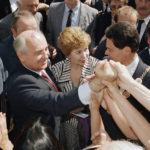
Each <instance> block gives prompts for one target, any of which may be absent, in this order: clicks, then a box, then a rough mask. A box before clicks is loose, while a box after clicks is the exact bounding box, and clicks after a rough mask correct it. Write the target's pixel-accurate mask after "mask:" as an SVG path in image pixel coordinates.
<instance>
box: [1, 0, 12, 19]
mask: <svg viewBox="0 0 150 150" xmlns="http://www.w3.org/2000/svg"><path fill="white" fill-rule="evenodd" d="M10 13H11V6H10V2H9V0H0V19H2V18H3V17H5V16H6V15H8V14H10Z"/></svg>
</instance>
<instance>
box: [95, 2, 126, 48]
mask: <svg viewBox="0 0 150 150" xmlns="http://www.w3.org/2000/svg"><path fill="white" fill-rule="evenodd" d="M127 2H128V0H108V4H109V7H110V12H106V13H105V12H104V13H100V14H98V15H97V17H96V20H95V27H94V28H95V29H94V33H95V42H96V43H95V44H96V45H98V43H99V42H100V41H101V39H102V37H103V36H104V34H105V30H106V28H107V27H108V26H110V25H111V24H112V23H113V18H114V14H115V12H116V11H117V10H118V9H119V8H121V7H123V6H125V5H127Z"/></svg>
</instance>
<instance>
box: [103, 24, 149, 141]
mask: <svg viewBox="0 0 150 150" xmlns="http://www.w3.org/2000/svg"><path fill="white" fill-rule="evenodd" d="M106 38H107V42H106V47H107V50H106V52H105V54H106V55H108V56H109V57H110V59H112V60H114V61H117V62H120V63H121V64H123V65H125V66H127V70H128V71H129V73H130V74H131V75H132V76H133V78H134V79H136V80H137V82H140V83H142V84H143V85H145V86H146V87H147V88H150V71H148V70H147V68H148V66H147V65H146V64H144V63H143V62H142V60H141V59H140V58H139V57H138V55H137V51H138V48H139V35H138V32H137V30H136V28H135V27H133V26H132V25H131V24H129V23H127V22H120V23H117V24H114V25H112V26H110V27H109V28H108V29H107V31H106ZM121 92H122V93H123V94H124V96H126V97H127V98H128V101H129V102H130V103H131V104H132V105H133V106H134V107H135V108H136V109H137V110H138V111H139V112H141V114H142V115H143V116H144V117H145V118H146V119H147V120H148V121H149V122H150V112H149V111H148V110H147V109H145V107H143V106H142V105H141V104H140V103H139V102H138V101H136V99H135V98H134V97H133V96H131V95H130V94H129V93H126V92H125V91H124V90H123V89H121ZM108 110H109V112H110V113H108V112H107V111H106V110H105V109H103V108H101V115H102V118H103V122H104V126H105V129H106V131H107V132H108V134H109V135H110V137H111V138H112V139H113V140H116V139H122V138H124V139H127V138H131V139H135V138H134V136H133V135H134V133H132V130H130V127H128V125H126V124H122V122H124V121H123V120H124V119H125V118H124V117H123V116H124V115H123V114H121V113H120V111H121V110H120V111H119V113H118V114H114V112H113V111H112V107H110V106H108ZM110 114H111V115H110ZM120 115H122V117H120ZM113 119H114V120H115V121H114V120H113ZM126 131H128V133H127V132H126Z"/></svg>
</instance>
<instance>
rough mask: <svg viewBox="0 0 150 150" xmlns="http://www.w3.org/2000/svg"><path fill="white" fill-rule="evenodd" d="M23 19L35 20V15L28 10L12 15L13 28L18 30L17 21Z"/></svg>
mask: <svg viewBox="0 0 150 150" xmlns="http://www.w3.org/2000/svg"><path fill="white" fill-rule="evenodd" d="M22 17H33V18H34V16H33V14H32V13H31V12H29V11H27V10H18V11H16V12H14V13H13V14H12V17H11V28H14V29H16V28H17V26H16V24H17V21H18V20H19V19H20V18H22Z"/></svg>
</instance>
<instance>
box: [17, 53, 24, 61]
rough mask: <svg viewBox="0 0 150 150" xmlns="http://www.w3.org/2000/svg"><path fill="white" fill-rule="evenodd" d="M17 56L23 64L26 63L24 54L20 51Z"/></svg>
mask: <svg viewBox="0 0 150 150" xmlns="http://www.w3.org/2000/svg"><path fill="white" fill-rule="evenodd" d="M17 56H18V58H19V60H20V61H21V62H24V54H22V53H21V52H20V51H18V52H17Z"/></svg>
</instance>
